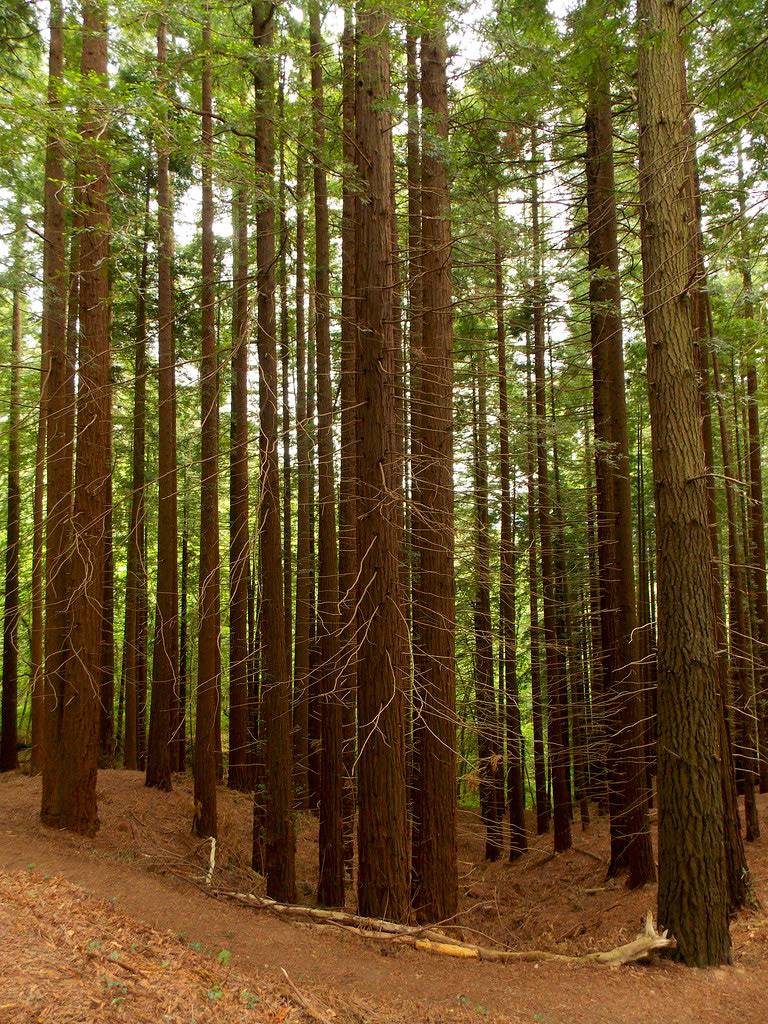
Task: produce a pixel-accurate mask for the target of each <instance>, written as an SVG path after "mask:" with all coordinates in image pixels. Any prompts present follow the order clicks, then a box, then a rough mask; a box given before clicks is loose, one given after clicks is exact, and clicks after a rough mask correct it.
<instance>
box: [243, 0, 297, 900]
mask: <svg viewBox="0 0 768 1024" xmlns="http://www.w3.org/2000/svg"><path fill="white" fill-rule="evenodd" d="M252 10H253V44H254V47H255V49H256V56H257V58H258V63H257V66H256V69H255V71H254V88H255V93H256V130H255V136H256V138H255V159H256V170H257V173H258V176H259V179H260V180H259V185H260V186H261V188H262V190H263V193H264V194H265V197H266V199H265V201H264V202H262V204H261V205H260V208H259V210H258V213H257V218H256V228H257V253H256V259H257V271H258V293H259V300H258V334H257V339H258V353H259V409H260V431H261V468H260V472H261V478H260V482H261V486H260V494H259V536H260V551H261V584H262V585H261V611H260V625H261V638H262V659H263V660H262V699H261V714H262V722H263V727H264V736H265V760H266V817H265V827H266V835H265V850H266V854H265V855H266V865H265V866H266V875H267V894H268V895H269V896H271V897H272V898H273V899H277V900H284V901H288V902H291V901H292V900H293V899H294V895H295V888H296V871H295V836H294V824H293V814H292V811H293V799H292V767H293V766H292V757H291V733H290V696H291V695H290V673H289V670H288V659H287V651H286V649H285V616H284V610H283V578H282V550H281V537H280V471H279V466H278V458H277V441H278V438H277V351H276V342H275V211H274V206H273V205H272V202H271V195H272V191H273V188H274V181H273V178H274V162H275V145H274V125H273V118H274V62H273V59H272V57H271V56H270V50H271V47H272V41H273V37H274V15H275V5H274V4H273V3H270V2H269V0H266V2H265V0H254V3H253V7H252Z"/></svg>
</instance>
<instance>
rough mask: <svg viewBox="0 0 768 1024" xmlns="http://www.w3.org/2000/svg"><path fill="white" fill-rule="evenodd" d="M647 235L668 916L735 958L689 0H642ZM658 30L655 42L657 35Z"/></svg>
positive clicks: (694, 937) (688, 948)
mask: <svg viewBox="0 0 768 1024" xmlns="http://www.w3.org/2000/svg"><path fill="white" fill-rule="evenodd" d="M637 21H638V32H639V41H640V45H639V48H638V102H639V123H640V194H641V213H642V218H641V243H642V254H643V277H644V282H643V285H644V319H645V329H646V342H647V354H648V393H649V405H650V418H651V436H652V441H653V466H654V484H655V496H656V548H657V562H656V565H657V569H656V571H657V579H658V621H659V636H658V728H659V762H658V798H659V895H658V900H659V907H658V911H659V920H660V922H661V923H662V924H663V925H664V926H665V927H667V928H669V929H670V931H671V933H672V934H673V935H674V936H675V938H676V939H677V943H678V952H679V955H680V956H681V958H682V959H683V960H684V961H685V962H686V963H689V964H692V965H700V966H704V965H706V964H718V963H723V962H725V961H728V959H729V957H730V938H729V935H728V893H727V886H726V871H725V855H724V845H723V838H724V837H723V796H722V790H721V779H720V768H719V764H718V755H719V739H718V721H719V713H720V712H719V707H718V670H717V655H716V651H715V642H714V641H715V623H714V621H713V618H714V606H713V602H712V598H711V577H710V573H711V565H710V539H709V530H708V525H707V496H706V488H707V482H706V466H705V461H704V451H703V445H702V440H701V433H700V427H699V408H698V394H697V384H696V368H695V366H694V361H693V346H692V338H693V331H692V322H691V309H690V304H689V302H688V300H687V297H686V282H687V281H688V280H689V262H688V225H687V211H686V204H687V203H688V198H687V183H686V175H687V173H688V171H687V160H686V146H687V144H688V140H687V138H686V131H685V119H686V112H685V110H684V109H683V96H682V90H681V88H680V84H681V81H680V74H679V69H680V66H681V63H682V61H681V51H680V33H681V10H680V6H679V4H678V3H677V2H675V3H672V4H664V3H662V2H661V0H639V3H638V10H637ZM649 36H650V37H652V40H653V45H649Z"/></svg>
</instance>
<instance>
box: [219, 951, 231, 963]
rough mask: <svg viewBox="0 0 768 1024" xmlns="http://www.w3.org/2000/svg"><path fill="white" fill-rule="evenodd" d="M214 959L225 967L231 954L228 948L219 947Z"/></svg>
mask: <svg viewBox="0 0 768 1024" xmlns="http://www.w3.org/2000/svg"><path fill="white" fill-rule="evenodd" d="M216 959H217V960H218V961H219V963H220V964H221V965H222V966H224V967H226V965H227V964H228V963H229V961H230V960H231V959H232V954H231V953H230V951H229V950H228V949H220V950H219V952H218V953H217V954H216Z"/></svg>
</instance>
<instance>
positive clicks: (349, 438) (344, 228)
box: [339, 7, 357, 876]
mask: <svg viewBox="0 0 768 1024" xmlns="http://www.w3.org/2000/svg"><path fill="white" fill-rule="evenodd" d="M353 33H354V27H353V24H352V14H351V10H350V8H349V7H347V8H346V10H345V12H344V35H343V37H342V62H343V67H342V129H343V152H344V161H345V164H346V165H347V168H348V170H347V171H346V173H345V174H344V179H343V186H342V187H343V195H342V214H341V389H340V390H341V458H340V479H339V614H340V619H341V625H340V629H341V632H340V638H341V649H340V658H341V664H340V670H339V686H340V688H341V692H342V697H343V700H344V712H343V715H344V723H343V728H344V750H343V759H344V807H343V813H344V863H345V866H346V870H347V873H348V874H349V875H350V876H351V874H352V861H353V857H354V829H355V785H354V760H355V731H356V730H355V699H356V692H355V691H356V689H357V636H356V631H355V606H356V604H357V595H356V593H355V579H356V577H357V503H356V497H357V457H356V456H357V453H356V438H357V427H356V420H357V410H356V408H355V403H356V384H355V358H356V357H355V352H356V342H357V329H356V313H355V264H356V254H355V209H356V197H355V193H354V191H353V188H354V183H353V182H354V169H353V168H354V164H355V43H354V34H353Z"/></svg>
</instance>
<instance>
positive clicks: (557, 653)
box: [531, 137, 571, 852]
mask: <svg viewBox="0 0 768 1024" xmlns="http://www.w3.org/2000/svg"><path fill="white" fill-rule="evenodd" d="M532 158H533V162H534V166H533V179H532V181H533V187H532V195H531V205H532V216H531V224H532V229H533V245H534V264H535V268H534V285H533V333H534V380H535V386H534V395H535V408H536V453H537V455H536V457H537V464H538V475H539V479H538V485H539V487H538V490H539V495H538V496H539V501H538V519H539V538H540V541H541V582H542V590H543V597H544V648H545V652H546V662H547V698H548V704H549V728H548V738H549V760H550V767H551V771H552V816H553V822H554V843H555V852H562V851H563V850H568V849H570V847H571V820H570V796H569V793H568V785H567V774H566V764H565V759H564V755H565V744H564V733H565V731H566V729H567V723H566V722H565V721H564V718H563V711H564V707H565V704H566V700H565V698H566V694H565V687H566V681H565V666H564V664H563V654H562V650H561V647H560V644H559V642H558V636H557V598H556V592H555V564H554V554H555V552H554V534H553V530H552V513H551V504H550V497H549V464H548V458H547V447H548V445H547V392H546V386H547V382H546V371H545V363H544V348H545V339H544V330H545V327H544V281H543V278H542V268H541V249H542V246H541V231H540V225H539V188H538V174H539V170H538V166H537V162H538V152H537V146H536V139H535V137H534V140H533V143H532Z"/></svg>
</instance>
